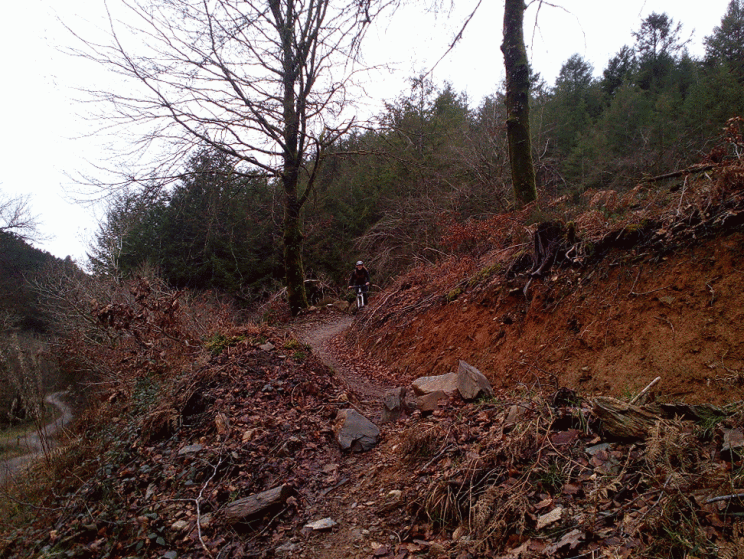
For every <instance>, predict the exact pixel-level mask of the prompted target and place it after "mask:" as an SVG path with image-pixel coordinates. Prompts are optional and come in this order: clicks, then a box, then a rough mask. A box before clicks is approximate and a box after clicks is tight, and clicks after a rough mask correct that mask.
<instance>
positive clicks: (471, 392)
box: [457, 360, 493, 400]
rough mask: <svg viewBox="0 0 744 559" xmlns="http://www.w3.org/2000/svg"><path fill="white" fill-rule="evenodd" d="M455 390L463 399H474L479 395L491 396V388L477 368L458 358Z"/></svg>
mask: <svg viewBox="0 0 744 559" xmlns="http://www.w3.org/2000/svg"><path fill="white" fill-rule="evenodd" d="M457 391H458V392H459V393H460V396H462V399H463V400H475V399H476V398H479V397H480V396H488V397H491V398H493V388H491V383H490V382H488V379H487V378H486V377H485V376H484V375H483V373H481V372H480V371H479V370H478V369H476V368H475V367H473V366H472V365H468V364H467V363H465V361H462V360H460V365H459V366H458V368H457Z"/></svg>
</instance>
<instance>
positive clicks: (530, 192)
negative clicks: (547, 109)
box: [501, 0, 537, 206]
mask: <svg viewBox="0 0 744 559" xmlns="http://www.w3.org/2000/svg"><path fill="white" fill-rule="evenodd" d="M525 7H526V6H525V4H524V0H506V2H505V8H504V42H503V43H502V45H501V51H502V52H503V53H504V67H505V68H506V113H507V118H506V135H507V139H508V141H509V162H510V164H511V172H512V182H513V184H514V197H515V198H516V202H517V205H519V206H523V205H525V204H528V203H530V202H532V201H534V200H536V199H537V187H536V185H535V167H534V165H533V162H532V142H531V140H530V108H529V98H530V65H529V62H528V60H527V50H526V49H525V46H524V32H523V30H522V25H523V21H524V10H525Z"/></svg>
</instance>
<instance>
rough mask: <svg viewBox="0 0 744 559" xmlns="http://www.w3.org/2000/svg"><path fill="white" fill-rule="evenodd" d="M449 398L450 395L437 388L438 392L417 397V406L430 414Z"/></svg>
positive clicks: (422, 411)
mask: <svg viewBox="0 0 744 559" xmlns="http://www.w3.org/2000/svg"><path fill="white" fill-rule="evenodd" d="M448 400H449V396H448V395H447V394H446V393H445V392H442V391H441V390H437V391H436V392H431V393H429V394H426V395H424V396H419V397H418V398H416V407H417V408H418V409H419V410H420V411H421V413H423V414H428V413H431V412H433V411H436V410H437V409H438V408H439V404H440V402H446V401H448Z"/></svg>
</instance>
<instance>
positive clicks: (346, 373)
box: [296, 315, 393, 411]
mask: <svg viewBox="0 0 744 559" xmlns="http://www.w3.org/2000/svg"><path fill="white" fill-rule="evenodd" d="M353 322H354V318H353V317H352V316H348V315H332V316H330V317H328V318H326V319H325V320H323V321H320V322H309V323H305V324H303V325H302V326H301V327H300V328H298V329H297V330H296V333H297V337H298V338H299V340H300V341H301V342H303V343H306V344H307V345H309V346H310V347H311V348H312V350H313V353H315V355H317V356H318V358H319V359H320V360H321V361H323V363H325V364H326V365H327V366H328V367H330V368H331V369H333V370H334V371H335V372H336V374H338V376H339V377H341V379H342V380H343V381H344V382H345V383H346V385H347V386H348V387H349V389H350V390H351V391H352V392H354V393H355V394H356V395H357V396H359V398H360V399H361V402H360V403H361V404H362V406H363V407H365V408H367V409H369V410H373V409H375V408H379V407H380V401H381V400H382V395H383V394H384V393H385V391H386V390H389V389H390V388H393V386H392V385H391V383H390V382H389V381H388V379H386V378H385V376H386V375H385V372H387V371H382V374H381V367H380V365H378V364H375V363H372V362H371V360H370V359H368V358H367V356H365V355H364V354H363V353H362V352H361V351H360V350H358V349H355V348H350V347H348V345H347V344H346V343H345V342H344V340H343V339H342V335H343V333H344V332H345V331H346V330H347V329H348V328H349V327H350V326H351V325H352V323H353ZM377 411H379V409H378V410H377Z"/></svg>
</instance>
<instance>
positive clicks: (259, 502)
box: [224, 485, 294, 522]
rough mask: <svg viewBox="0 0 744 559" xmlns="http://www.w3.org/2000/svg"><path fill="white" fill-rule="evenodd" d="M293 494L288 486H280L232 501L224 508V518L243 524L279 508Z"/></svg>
mask: <svg viewBox="0 0 744 559" xmlns="http://www.w3.org/2000/svg"><path fill="white" fill-rule="evenodd" d="M292 493H294V490H293V489H292V488H291V487H290V486H288V485H280V486H278V487H274V488H273V489H269V490H268V491H264V492H262V493H257V494H255V495H251V496H250V497H244V498H242V499H238V500H237V501H233V502H232V503H230V504H229V505H227V507H225V513H224V514H225V518H226V519H227V520H228V521H229V522H245V521H248V520H251V519H253V518H255V517H257V516H261V515H262V514H264V513H266V512H268V511H270V510H272V509H275V508H277V507H280V506H281V505H283V504H284V502H285V501H286V500H287V499H288V498H289V497H290V496H291V495H292Z"/></svg>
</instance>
